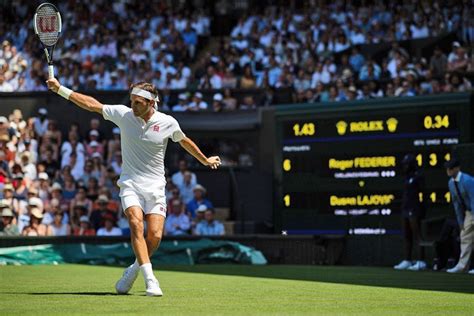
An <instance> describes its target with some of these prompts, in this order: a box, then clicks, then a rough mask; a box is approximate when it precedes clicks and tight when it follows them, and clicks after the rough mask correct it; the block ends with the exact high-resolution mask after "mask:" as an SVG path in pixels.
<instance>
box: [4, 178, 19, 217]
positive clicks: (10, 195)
mask: <svg viewBox="0 0 474 316" xmlns="http://www.w3.org/2000/svg"><path fill="white" fill-rule="evenodd" d="M14 192H15V188H14V187H13V185H12V184H11V183H7V184H5V185H4V186H3V202H4V203H5V204H7V205H8V206H9V207H10V208H11V209H12V210H13V211H14V212H18V211H19V208H20V204H19V200H18V199H17V198H15V197H14Z"/></svg>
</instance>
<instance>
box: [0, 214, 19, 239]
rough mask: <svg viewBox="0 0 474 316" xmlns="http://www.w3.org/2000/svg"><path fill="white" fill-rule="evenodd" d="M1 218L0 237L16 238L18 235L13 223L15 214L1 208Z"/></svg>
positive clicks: (16, 227)
mask: <svg viewBox="0 0 474 316" xmlns="http://www.w3.org/2000/svg"><path fill="white" fill-rule="evenodd" d="M1 216H2V227H1V230H0V236H17V235H19V234H20V231H19V230H18V226H17V225H16V224H15V223H14V219H15V214H13V211H12V210H11V209H9V208H3V210H2V212H1Z"/></svg>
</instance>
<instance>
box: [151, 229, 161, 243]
mask: <svg viewBox="0 0 474 316" xmlns="http://www.w3.org/2000/svg"><path fill="white" fill-rule="evenodd" d="M162 236H163V231H162V230H161V229H149V230H148V231H147V237H148V239H153V240H156V241H158V242H159V241H161V237H162Z"/></svg>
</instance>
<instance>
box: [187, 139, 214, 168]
mask: <svg viewBox="0 0 474 316" xmlns="http://www.w3.org/2000/svg"><path fill="white" fill-rule="evenodd" d="M179 144H180V145H181V147H183V148H184V149H185V150H186V151H187V152H188V153H190V154H191V155H192V156H193V157H194V158H196V159H197V160H199V162H200V163H202V164H203V165H205V166H209V167H211V169H217V168H218V167H219V166H220V165H221V158H219V156H212V157H209V158H207V157H206V156H205V155H204V154H203V153H202V152H201V150H200V149H199V147H198V146H197V145H196V144H195V143H194V142H193V141H192V140H191V139H190V138H188V137H185V138H184V139H183V140H182V141H180V142H179Z"/></svg>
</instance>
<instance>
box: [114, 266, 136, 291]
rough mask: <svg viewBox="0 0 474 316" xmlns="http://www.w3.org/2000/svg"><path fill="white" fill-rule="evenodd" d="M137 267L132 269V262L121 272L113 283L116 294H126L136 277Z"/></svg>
mask: <svg viewBox="0 0 474 316" xmlns="http://www.w3.org/2000/svg"><path fill="white" fill-rule="evenodd" d="M139 271H140V270H139V269H133V264H132V265H131V266H129V267H128V268H127V269H125V271H124V272H123V275H122V277H121V278H120V280H118V281H117V283H115V290H116V291H117V293H118V294H127V293H128V292H129V291H130V289H131V288H132V286H133V283H134V282H135V280H136V279H137V277H138V272H139Z"/></svg>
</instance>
